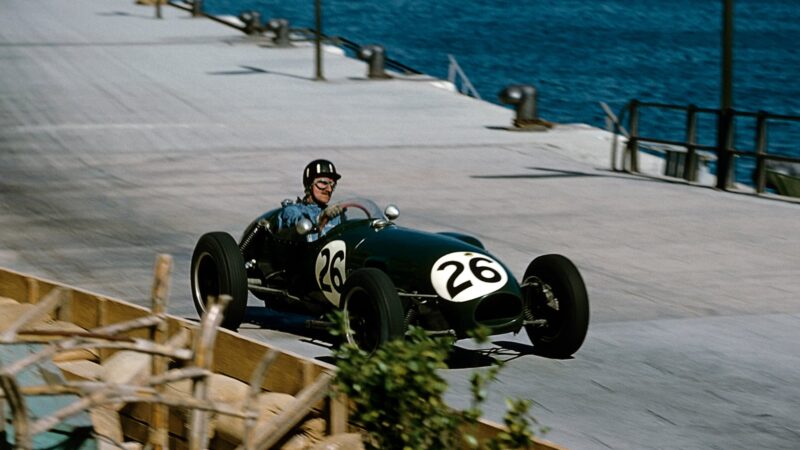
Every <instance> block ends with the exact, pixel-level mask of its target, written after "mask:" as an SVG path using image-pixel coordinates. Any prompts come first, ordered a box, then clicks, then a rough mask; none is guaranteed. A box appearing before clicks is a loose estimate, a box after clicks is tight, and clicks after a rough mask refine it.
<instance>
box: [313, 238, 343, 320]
mask: <svg viewBox="0 0 800 450" xmlns="http://www.w3.org/2000/svg"><path fill="white" fill-rule="evenodd" d="M346 251H347V246H346V245H345V243H344V241H332V242H328V244H327V245H326V246H325V247H322V250H321V251H320V252H319V254H318V255H317V261H316V264H315V265H314V273H315V274H316V278H317V285H319V288H320V290H321V291H322V294H323V295H324V296H325V298H327V299H328V301H329V302H331V303H333V304H334V305H336V306H339V297H341V295H342V286H344V278H345V266H344V260H345V252H346Z"/></svg>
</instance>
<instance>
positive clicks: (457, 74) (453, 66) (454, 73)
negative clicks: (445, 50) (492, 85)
mask: <svg viewBox="0 0 800 450" xmlns="http://www.w3.org/2000/svg"><path fill="white" fill-rule="evenodd" d="M447 58H448V59H449V60H450V65H449V66H448V68H447V81H449V82H450V83H453V86H456V89H457V90H458V92H461V93H462V94H464V95H469V96H470V97H474V98H477V99H478V100H480V99H481V94H479V93H478V90H477V89H475V86H473V85H472V82H471V81H469V78H468V77H467V74H466V73H464V69H462V68H461V66H460V65H459V64H458V61H456V58H455V56H453V55H450V54H448V55H447ZM459 81H460V83H458V82H459ZM459 84H460V85H461V88H458V85H459Z"/></svg>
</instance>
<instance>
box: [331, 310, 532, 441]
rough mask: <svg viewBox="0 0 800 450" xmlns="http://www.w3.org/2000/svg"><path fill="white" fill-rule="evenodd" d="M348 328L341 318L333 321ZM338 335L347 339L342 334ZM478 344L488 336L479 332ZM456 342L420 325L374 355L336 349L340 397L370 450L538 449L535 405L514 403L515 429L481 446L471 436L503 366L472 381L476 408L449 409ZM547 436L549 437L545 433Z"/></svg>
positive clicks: (510, 420) (508, 420)
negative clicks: (447, 376) (448, 374)
mask: <svg viewBox="0 0 800 450" xmlns="http://www.w3.org/2000/svg"><path fill="white" fill-rule="evenodd" d="M333 319H334V320H335V321H336V322H337V323H338V324H339V327H338V330H343V323H344V322H343V321H342V319H341V316H340V315H336V316H334V318H333ZM334 334H339V335H341V334H342V331H337V332H335V333H334ZM474 337H475V338H476V340H478V341H481V340H484V341H485V340H486V338H487V337H488V333H487V332H486V331H485V330H481V331H478V332H477V333H476V335H475V336H474ZM452 345H453V341H452V339H444V338H432V337H430V336H428V335H427V333H426V332H425V330H423V329H422V328H419V327H414V326H412V327H409V330H408V332H407V334H406V338H405V339H397V340H394V341H391V342H388V343H386V344H384V345H383V346H382V347H380V348H379V349H378V350H376V351H375V353H373V354H372V355H370V354H368V353H367V352H365V351H363V350H360V349H359V348H358V347H356V346H354V345H350V344H343V345H342V346H340V347H339V348H338V349H336V350H335V351H334V356H335V358H336V366H337V368H338V369H339V370H338V372H337V376H336V382H335V386H336V391H337V393H341V394H345V395H347V397H348V398H349V400H350V401H351V402H352V404H353V406H354V408H353V410H352V413H351V417H350V420H351V423H353V424H354V425H356V426H357V427H359V428H361V429H363V430H364V431H365V432H366V434H367V436H366V445H367V446H368V447H369V448H374V449H384V450H394V449H397V450H427V449H455V448H473V449H482V450H483V449H485V450H499V449H511V448H518V449H524V448H533V446H534V441H533V438H534V432H533V431H532V430H531V427H532V426H534V425H536V424H537V422H536V420H535V419H534V418H533V417H531V416H530V414H529V410H530V407H531V404H532V403H531V401H530V400H507V401H506V405H507V408H508V410H507V412H506V415H505V418H504V422H505V425H506V427H507V428H508V431H503V432H500V433H498V434H497V436H495V437H494V438H492V439H490V440H488V441H486V442H483V443H478V441H477V439H476V438H475V437H474V436H473V435H472V434H470V433H469V430H470V429H471V426H475V425H476V424H477V421H478V420H479V419H480V417H481V415H482V411H481V408H480V406H481V404H482V403H483V402H484V401H485V399H486V396H487V386H488V384H489V383H490V382H491V381H493V380H495V379H496V377H497V375H498V373H499V371H500V370H501V369H502V364H496V365H494V366H492V367H490V368H489V369H488V370H486V371H485V372H483V373H481V372H478V371H476V372H475V373H473V374H472V378H471V393H472V403H471V406H470V408H468V409H467V410H465V411H456V410H453V409H452V408H450V407H449V406H447V405H446V404H445V402H444V399H443V396H444V393H445V392H446V391H447V382H446V381H445V380H444V379H443V378H442V377H441V375H440V374H439V371H440V370H441V369H446V368H447V365H446V359H447V356H448V353H449V352H450V350H451V349H452ZM540 432H544V430H543V429H541V430H540Z"/></svg>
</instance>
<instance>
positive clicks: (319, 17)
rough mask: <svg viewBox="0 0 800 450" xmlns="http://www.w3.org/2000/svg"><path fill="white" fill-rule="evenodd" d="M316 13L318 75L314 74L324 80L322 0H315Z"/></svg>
mask: <svg viewBox="0 0 800 450" xmlns="http://www.w3.org/2000/svg"><path fill="white" fill-rule="evenodd" d="M314 15H315V18H316V29H317V36H316V38H317V39H316V59H315V68H316V75H315V76H314V79H315V80H318V81H324V80H325V76H324V75H322V0H314Z"/></svg>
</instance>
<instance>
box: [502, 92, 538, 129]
mask: <svg viewBox="0 0 800 450" xmlns="http://www.w3.org/2000/svg"><path fill="white" fill-rule="evenodd" d="M498 97H499V98H500V102H502V103H505V104H507V105H514V109H515V110H516V112H517V116H516V117H515V118H514V126H515V127H518V128H520V127H524V126H526V125H533V124H535V125H541V121H540V120H539V118H538V117H537V116H536V88H534V87H533V86H530V85H527V84H512V85H510V86H506V88H505V89H503V90H502V91H500V94H498Z"/></svg>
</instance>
